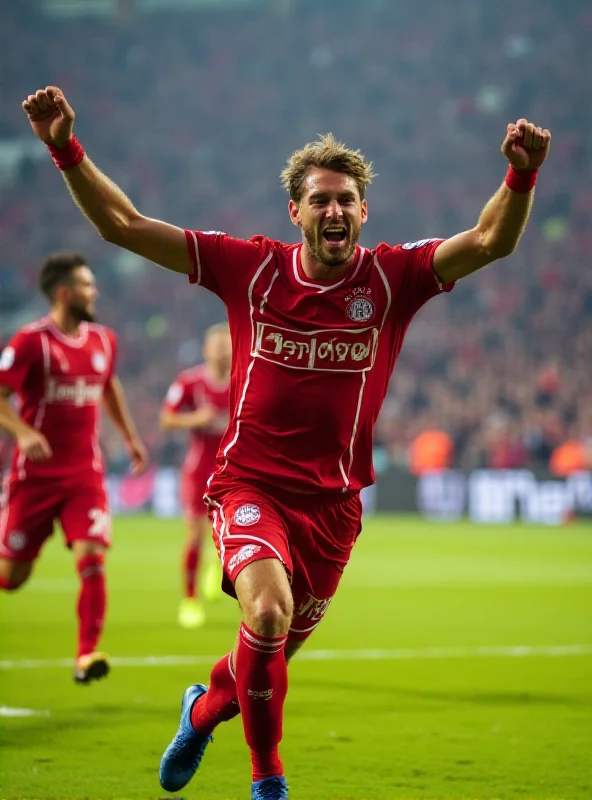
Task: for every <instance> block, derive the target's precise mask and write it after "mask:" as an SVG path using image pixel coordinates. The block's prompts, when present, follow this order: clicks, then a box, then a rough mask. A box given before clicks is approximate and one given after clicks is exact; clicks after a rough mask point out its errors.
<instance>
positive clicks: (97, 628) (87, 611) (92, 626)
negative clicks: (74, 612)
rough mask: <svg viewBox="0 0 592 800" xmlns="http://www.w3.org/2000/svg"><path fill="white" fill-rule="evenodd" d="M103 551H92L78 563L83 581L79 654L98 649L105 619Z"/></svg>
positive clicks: (79, 596)
mask: <svg viewBox="0 0 592 800" xmlns="http://www.w3.org/2000/svg"><path fill="white" fill-rule="evenodd" d="M104 563H105V558H104V556H103V554H102V553H91V554H90V555H88V556H84V557H83V558H81V559H80V561H79V562H78V564H77V565H76V566H77V568H78V574H79V575H80V580H81V582H82V584H81V587H80V594H79V595H78V622H79V625H78V656H79V657H80V656H85V655H88V653H92V652H93V651H94V650H96V647H97V644H98V641H99V637H100V636H101V633H102V630H103V623H104V621H105V609H106V607H107V591H106V586H105V573H104V569H103V568H104Z"/></svg>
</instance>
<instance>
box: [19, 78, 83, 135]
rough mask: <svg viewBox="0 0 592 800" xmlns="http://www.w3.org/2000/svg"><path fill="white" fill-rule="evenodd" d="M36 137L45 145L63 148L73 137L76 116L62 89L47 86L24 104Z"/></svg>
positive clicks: (32, 95)
mask: <svg viewBox="0 0 592 800" xmlns="http://www.w3.org/2000/svg"><path fill="white" fill-rule="evenodd" d="M22 107H23V111H24V112H25V114H26V115H27V117H28V118H29V122H30V123H31V127H32V128H33V131H34V133H35V135H36V136H38V137H39V139H41V141H42V142H45V144H50V145H54V146H55V147H62V146H63V145H65V144H66V143H67V142H68V140H69V139H70V137H71V136H72V128H73V127H74V118H75V116H76V115H75V114H74V111H73V110H72V108H71V107H70V106H69V105H68V102H67V101H66V98H65V97H64V95H63V94H62V91H61V89H58V87H57V86H47V87H46V88H45V89H38V91H37V92H35V94H30V95H29V96H28V97H27V99H26V100H25V101H24V102H23V104H22Z"/></svg>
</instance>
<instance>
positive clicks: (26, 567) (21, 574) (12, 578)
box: [0, 559, 33, 592]
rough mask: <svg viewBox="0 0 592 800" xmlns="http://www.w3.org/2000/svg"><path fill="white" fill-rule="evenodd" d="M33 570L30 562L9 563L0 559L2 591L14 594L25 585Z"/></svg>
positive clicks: (0, 586)
mask: <svg viewBox="0 0 592 800" xmlns="http://www.w3.org/2000/svg"><path fill="white" fill-rule="evenodd" d="M32 570H33V564H32V563H31V562H29V561H9V560H7V559H0V589H4V591H5V592H14V591H16V590H17V589H20V587H21V586H22V585H23V584H25V583H26V582H27V580H28V578H29V576H30V574H31V572H32Z"/></svg>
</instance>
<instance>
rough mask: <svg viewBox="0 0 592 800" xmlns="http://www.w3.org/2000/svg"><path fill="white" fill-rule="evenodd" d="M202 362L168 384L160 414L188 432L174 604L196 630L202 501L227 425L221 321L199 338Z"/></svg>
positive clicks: (213, 580)
mask: <svg viewBox="0 0 592 800" xmlns="http://www.w3.org/2000/svg"><path fill="white" fill-rule="evenodd" d="M203 355H204V363H203V364H200V365H199V366H197V367H194V368H193V369H187V370H184V371H183V372H181V374H180V375H178V376H177V378H176V379H175V381H174V382H173V383H172V384H171V386H170V388H169V390H168V392H167V396H166V399H165V402H164V404H163V407H162V411H161V415H160V423H161V427H162V428H164V430H169V431H170V430H186V431H189V434H190V436H189V446H188V448H187V454H186V456H185V461H184V463H183V469H182V472H181V504H182V506H183V510H184V512H185V518H186V520H187V541H186V544H185V550H184V553H183V589H184V597H183V600H182V601H181V605H180V606H179V625H181V627H183V628H199V627H200V626H201V625H203V624H204V622H205V618H206V615H205V609H204V606H203V603H202V602H201V600H200V597H199V594H200V574H201V570H200V566H201V564H202V562H203V556H204V552H205V551H206V533H207V531H208V530H211V529H210V525H209V522H208V519H207V507H206V504H205V502H204V494H205V492H206V484H207V482H208V478H209V477H210V475H211V474H212V473H213V472H214V469H215V466H216V454H217V452H218V447H219V445H220V441H221V439H222V435H223V433H224V431H225V430H226V428H227V427H228V386H229V380H230V364H231V344H230V331H229V329H228V325H227V324H226V323H220V324H218V325H212V327H211V328H208V330H207V331H206V333H205V337H204V350H203ZM218 564H219V562H218V559H216V560H214V561H210V562H209V563H208V564H207V565H206V569H205V574H204V581H203V584H204V585H203V595H204V597H205V599H206V600H214V599H215V598H216V597H217V596H218V593H219V591H220V579H221V575H220V569H219V566H218Z"/></svg>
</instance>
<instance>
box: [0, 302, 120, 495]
mask: <svg viewBox="0 0 592 800" xmlns="http://www.w3.org/2000/svg"><path fill="white" fill-rule="evenodd" d="M116 346H117V340H116V337H115V333H114V332H113V331H112V330H110V329H109V328H105V327H103V326H102V325H96V324H91V323H85V322H83V323H82V324H81V325H80V330H79V335H78V336H68V335H67V334H65V333H64V332H63V331H61V330H60V329H59V328H58V327H57V325H56V324H55V323H54V322H53V321H52V320H51V318H50V317H44V318H43V319H41V320H39V321H38V322H34V323H32V324H31V325H26V326H25V327H24V328H21V329H20V330H19V331H17V333H16V334H15V335H14V336H13V337H12V339H11V340H10V342H9V343H8V345H7V346H6V347H5V348H4V350H3V351H2V355H1V357H0V384H2V385H3V386H7V387H9V388H10V389H12V390H13V391H14V392H15V393H16V395H17V398H18V404H19V414H20V416H21V418H22V419H23V420H24V421H25V422H26V423H27V424H28V425H30V426H31V427H32V428H35V429H36V430H38V431H41V432H42V433H43V435H44V436H45V437H46V438H47V440H48V442H49V444H50V447H51V450H52V457H51V458H50V459H48V460H47V461H41V462H33V461H30V460H28V459H27V458H26V457H25V455H24V453H21V452H20V451H19V450H18V449H15V451H14V453H13V461H12V469H13V474H14V475H15V477H17V478H19V479H21V480H22V479H24V478H45V477H51V478H57V479H59V478H68V477H70V476H73V475H76V476H80V475H81V474H85V473H100V474H102V472H103V458H102V455H101V450H100V447H99V421H100V411H99V408H100V404H101V400H102V397H103V391H104V389H105V386H106V385H107V383H108V382H109V381H110V379H111V377H112V375H113V371H114V365H115V357H116Z"/></svg>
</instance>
